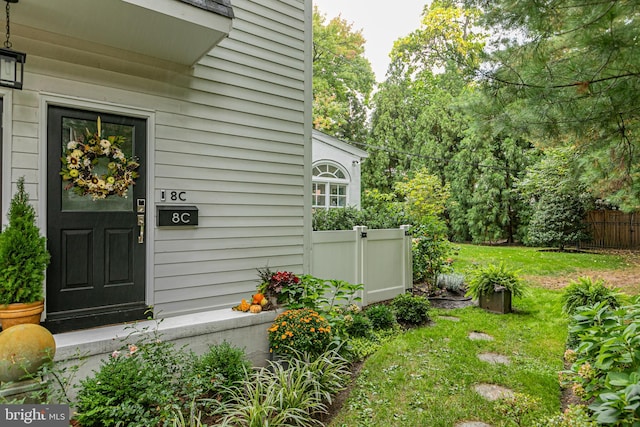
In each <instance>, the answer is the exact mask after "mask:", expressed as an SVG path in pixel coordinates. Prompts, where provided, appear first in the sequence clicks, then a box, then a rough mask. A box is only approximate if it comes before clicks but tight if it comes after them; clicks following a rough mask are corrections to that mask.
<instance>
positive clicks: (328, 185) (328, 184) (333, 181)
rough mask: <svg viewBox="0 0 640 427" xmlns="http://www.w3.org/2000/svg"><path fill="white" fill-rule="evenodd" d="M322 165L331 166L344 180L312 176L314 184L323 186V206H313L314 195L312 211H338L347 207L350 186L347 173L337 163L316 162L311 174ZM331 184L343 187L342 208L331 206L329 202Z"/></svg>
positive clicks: (313, 204)
mask: <svg viewBox="0 0 640 427" xmlns="http://www.w3.org/2000/svg"><path fill="white" fill-rule="evenodd" d="M323 165H329V166H332V167H334V168H336V169H337V170H339V171H340V172H342V174H343V175H344V176H345V178H333V177H324V176H318V175H313V178H312V181H313V183H314V184H322V185H324V186H325V193H324V195H325V202H324V205H316V204H315V195H314V200H313V202H312V207H313V208H314V209H340V208H346V207H347V206H349V186H350V185H351V180H350V179H349V176H350V175H349V173H348V172H347V171H346V170H345V169H344V168H343V167H342V166H341V165H339V164H338V163H335V162H330V161H322V162H317V163H315V164H314V165H313V166H312V174H313V172H314V171H315V169H316V167H319V166H323ZM331 184H341V185H344V186H345V194H344V198H345V202H344V206H331V204H330V200H331Z"/></svg>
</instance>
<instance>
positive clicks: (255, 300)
mask: <svg viewBox="0 0 640 427" xmlns="http://www.w3.org/2000/svg"><path fill="white" fill-rule="evenodd" d="M263 299H264V295H262V294H261V293H257V294H255V295H254V296H253V301H252V303H253V304H260V303H261V302H262V300H263Z"/></svg>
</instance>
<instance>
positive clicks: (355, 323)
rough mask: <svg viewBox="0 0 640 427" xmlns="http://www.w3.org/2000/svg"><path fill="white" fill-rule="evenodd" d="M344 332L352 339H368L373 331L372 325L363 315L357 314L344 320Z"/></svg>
mask: <svg viewBox="0 0 640 427" xmlns="http://www.w3.org/2000/svg"><path fill="white" fill-rule="evenodd" d="M345 330H346V331H347V334H349V336H350V337H353V338H363V337H368V336H369V335H371V331H372V330H373V324H372V323H371V319H369V318H368V317H367V316H366V315H365V314H364V313H357V314H354V315H352V316H351V317H350V318H349V317H347V319H345Z"/></svg>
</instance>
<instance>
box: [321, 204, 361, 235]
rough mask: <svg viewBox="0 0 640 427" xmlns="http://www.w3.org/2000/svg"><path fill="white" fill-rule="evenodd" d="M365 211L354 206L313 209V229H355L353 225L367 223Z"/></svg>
mask: <svg viewBox="0 0 640 427" xmlns="http://www.w3.org/2000/svg"><path fill="white" fill-rule="evenodd" d="M365 222H366V221H365V217H364V212H363V211H361V210H359V209H358V208H355V207H353V206H347V207H345V208H340V209H315V210H314V211H313V230H314V231H326V230H353V227H355V226H358V225H365Z"/></svg>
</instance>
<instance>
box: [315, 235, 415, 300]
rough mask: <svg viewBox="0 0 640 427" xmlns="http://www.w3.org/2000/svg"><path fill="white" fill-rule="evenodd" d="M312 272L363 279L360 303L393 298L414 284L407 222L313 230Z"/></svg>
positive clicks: (356, 281)
mask: <svg viewBox="0 0 640 427" xmlns="http://www.w3.org/2000/svg"><path fill="white" fill-rule="evenodd" d="M311 274H312V275H313V276H315V277H319V278H322V279H338V280H345V281H347V282H350V283H363V284H364V292H363V295H362V305H368V304H371V303H374V302H379V301H385V300H389V299H392V298H393V297H395V296H396V295H398V294H401V293H404V292H406V291H407V290H409V289H411V287H412V286H413V270H412V264H411V236H410V235H409V226H408V225H403V226H401V227H400V228H397V229H389V230H369V229H367V227H361V226H358V227H354V228H353V230H348V231H314V232H313V248H312V252H311Z"/></svg>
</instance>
